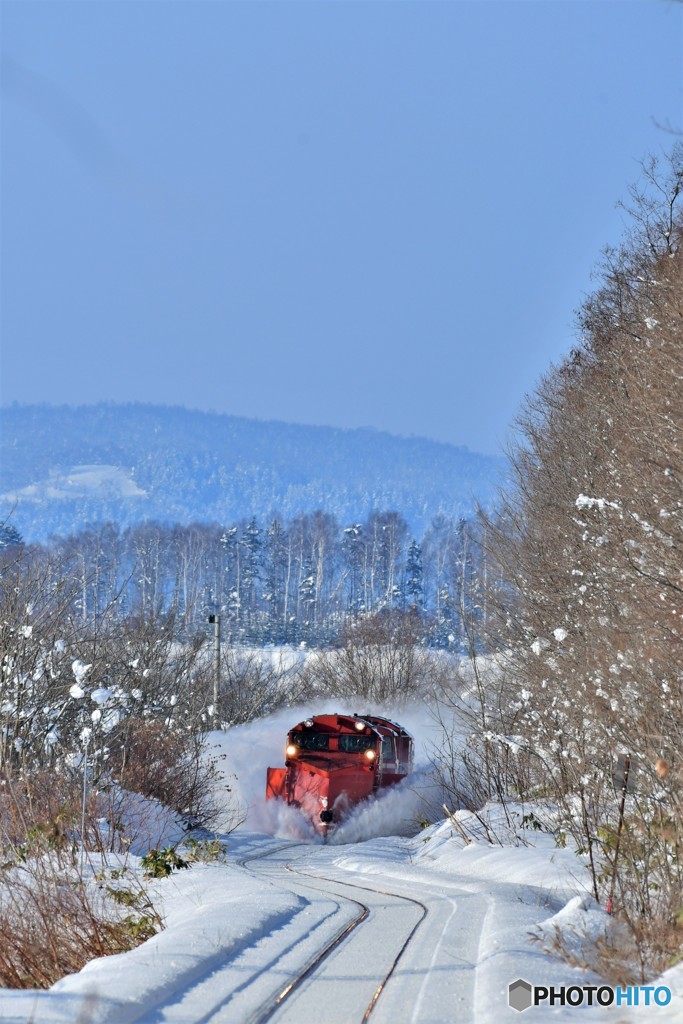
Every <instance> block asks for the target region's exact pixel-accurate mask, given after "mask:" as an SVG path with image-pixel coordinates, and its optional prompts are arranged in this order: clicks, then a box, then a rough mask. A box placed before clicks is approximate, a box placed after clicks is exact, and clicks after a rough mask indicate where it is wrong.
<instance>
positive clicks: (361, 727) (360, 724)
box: [354, 722, 365, 732]
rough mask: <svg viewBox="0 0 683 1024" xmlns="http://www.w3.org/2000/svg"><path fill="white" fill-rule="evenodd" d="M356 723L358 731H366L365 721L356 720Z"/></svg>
mask: <svg viewBox="0 0 683 1024" xmlns="http://www.w3.org/2000/svg"><path fill="white" fill-rule="evenodd" d="M354 724H355V726H356V729H358V732H364V731H365V722H355V723H354Z"/></svg>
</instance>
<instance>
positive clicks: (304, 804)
mask: <svg viewBox="0 0 683 1024" xmlns="http://www.w3.org/2000/svg"><path fill="white" fill-rule="evenodd" d="M412 769H413V739H412V736H411V735H410V733H408V732H407V731H406V730H405V729H404V728H403V727H402V726H400V725H397V724H396V723H395V722H392V721H390V720H389V719H388V718H378V717H377V716H376V715H338V714H335V715H316V716H315V717H314V718H307V719H306V720H305V721H304V722H300V723H299V724H298V725H295V726H294V728H293V729H292V730H291V731H290V732H289V733H288V735H287V746H286V747H285V767H284V768H269V769H268V777H267V782H266V799H268V800H271V799H276V798H277V799H280V800H284V801H285V803H287V804H291V805H293V806H295V807H300V808H301V810H302V811H303V812H304V814H306V815H307V817H309V818H310V819H311V821H312V822H313V824H314V825H315V827H316V829H317V830H318V832H320V833H321V834H322V835H323V836H324V835H326V834H327V831H328V829H330V828H333V827H334V826H335V825H338V824H339V822H340V821H342V820H343V819H344V817H345V816H346V815H347V814H348V812H349V810H350V809H351V808H352V807H353V806H354V805H355V804H357V803H360V801H361V800H366V799H367V798H368V797H370V796H372V795H373V794H375V793H376V792H377V791H378V790H379V789H384V788H385V787H387V786H393V785H394V784H395V783H397V782H400V781H401V779H404V778H405V777H406V775H408V774H409V773H410V772H411V771H412Z"/></svg>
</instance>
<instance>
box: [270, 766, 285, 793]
mask: <svg viewBox="0 0 683 1024" xmlns="http://www.w3.org/2000/svg"><path fill="white" fill-rule="evenodd" d="M286 782H287V769H286V768H269V769H268V775H267V778H266V800H272V799H274V798H278V797H279V799H280V800H285V799H286V796H287V794H286Z"/></svg>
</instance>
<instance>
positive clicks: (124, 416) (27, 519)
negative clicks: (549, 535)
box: [0, 404, 505, 541]
mask: <svg viewBox="0 0 683 1024" xmlns="http://www.w3.org/2000/svg"><path fill="white" fill-rule="evenodd" d="M0 424H1V426H2V431H1V438H2V440H1V449H0V518H2V517H6V516H7V515H8V514H10V513H12V521H13V523H14V524H15V526H16V527H17V528H18V529H19V531H20V532H21V534H22V535H23V536H24V538H25V539H26V540H28V541H34V540H44V539H46V538H47V537H48V536H49V535H50V534H53V533H61V534H64V533H71V532H73V531H74V530H76V529H78V528H79V527H81V526H83V525H84V524H86V523H89V522H93V521H100V522H102V521H107V520H111V521H113V522H117V523H119V524H120V525H122V526H128V525H132V524H135V523H139V522H141V521H143V520H151V519H154V520H158V521H161V522H178V523H189V522H219V523H226V522H229V521H231V520H234V519H240V518H246V517H251V516H253V515H255V516H257V517H259V518H261V517H268V516H271V515H272V514H273V512H277V514H278V515H279V516H280V517H282V518H283V519H286V518H289V517H291V516H294V515H299V514H302V513H306V512H312V511H314V510H315V509H317V508H322V509H324V510H325V511H327V512H329V513H331V514H333V515H336V516H337V517H338V518H339V519H340V520H342V521H344V520H356V519H359V518H363V517H364V515H366V514H367V513H368V512H369V511H371V510H372V509H381V510H388V509H394V510H396V511H399V512H400V513H401V514H402V515H403V516H404V517H405V518H406V520H407V521H408V522H409V524H410V526H411V529H412V530H413V532H416V533H419V532H422V530H423V529H424V528H425V527H426V526H427V525H428V524H429V522H430V521H431V519H432V517H433V516H435V515H436V514H438V513H444V514H446V515H449V516H453V517H455V518H457V517H459V516H467V515H469V514H470V513H471V512H472V509H473V507H474V503H475V501H476V500H478V501H481V502H483V503H484V504H486V503H487V502H488V501H489V500H490V499H491V497H492V496H493V493H494V491H495V489H496V487H497V485H498V484H499V482H500V480H501V477H502V474H503V471H504V466H505V462H504V460H503V459H502V458H501V457H498V456H486V455H478V454H476V453H474V452H470V451H468V450H467V449H466V448H459V447H455V446H453V445H448V444H442V443H437V442H435V441H429V440H425V439H423V438H401V437H395V436H393V435H390V434H385V433H381V432H379V431H375V430H371V429H369V428H366V429H360V430H337V429H333V428H329V427H305V426H296V425H293V424H286V423H276V422H263V421H258V420H249V419H244V418H239V417H235V416H219V415H215V414H210V413H202V412H192V411H190V410H187V409H182V408H177V407H175V408H170V407H163V406H151V405H113V404H99V405H93V406H81V407H78V408H73V407H67V406H46V405H26V406H18V405H13V406H9V407H6V408H3V409H2V410H0Z"/></svg>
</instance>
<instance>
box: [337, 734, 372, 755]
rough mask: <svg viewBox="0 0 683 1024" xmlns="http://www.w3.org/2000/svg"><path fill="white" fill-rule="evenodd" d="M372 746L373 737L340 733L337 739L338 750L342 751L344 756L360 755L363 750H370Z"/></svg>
mask: <svg viewBox="0 0 683 1024" xmlns="http://www.w3.org/2000/svg"><path fill="white" fill-rule="evenodd" d="M374 745H375V737H374V736H358V735H355V736H354V735H353V734H352V733H349V734H345V733H342V735H341V736H340V737H339V749H340V750H343V751H344V753H346V754H356V753H362V752H363V751H364V750H372V748H373V747H374Z"/></svg>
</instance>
